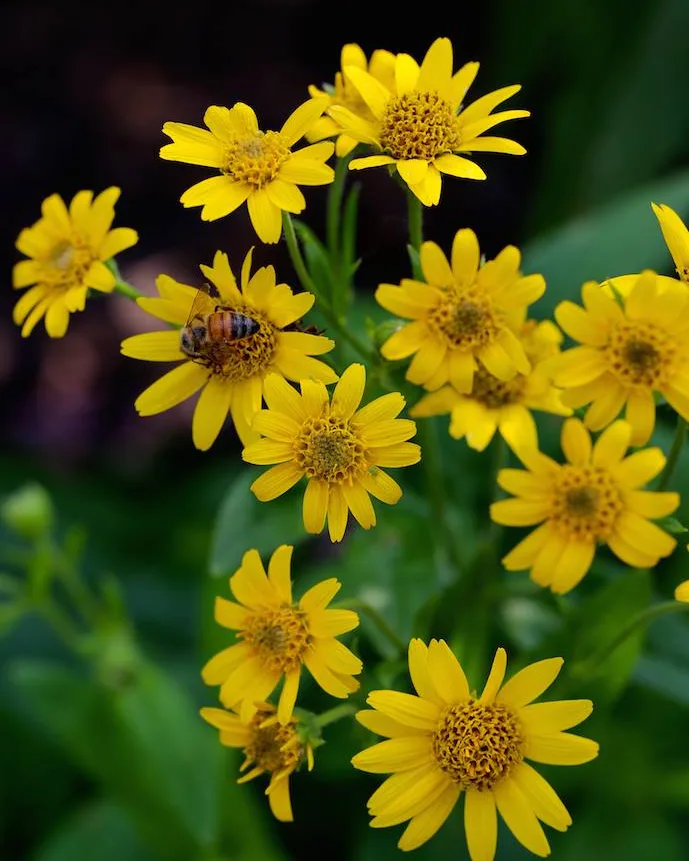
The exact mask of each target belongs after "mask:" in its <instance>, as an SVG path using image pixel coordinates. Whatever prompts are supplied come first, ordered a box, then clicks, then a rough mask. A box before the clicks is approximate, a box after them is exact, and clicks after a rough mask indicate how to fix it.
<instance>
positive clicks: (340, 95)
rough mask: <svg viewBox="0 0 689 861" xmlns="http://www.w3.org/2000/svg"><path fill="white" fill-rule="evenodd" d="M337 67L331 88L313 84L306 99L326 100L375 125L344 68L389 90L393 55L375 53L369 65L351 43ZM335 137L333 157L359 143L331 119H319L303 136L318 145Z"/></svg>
mask: <svg viewBox="0 0 689 861" xmlns="http://www.w3.org/2000/svg"><path fill="white" fill-rule="evenodd" d="M340 64H341V67H342V71H340V72H336V73H335V84H334V86H332V85H331V86H328V87H327V88H326V89H324V90H319V89H318V87H314V86H313V84H312V85H311V86H309V95H310V96H312V97H313V98H318V97H323V96H326V97H327V98H328V107H333V106H335V105H341V106H342V107H345V108H347V109H348V110H350V111H352V113H354V114H356V115H357V116H358V117H362V118H363V119H364V120H367V121H371V122H373V121H375V117H374V116H373V113H372V112H371V109H370V108H369V106H368V105H367V104H366V102H365V101H364V100H363V99H362V98H361V95H360V94H359V91H358V90H357V88H356V87H355V86H354V85H353V84H352V82H351V81H350V80H349V78H348V76H347V73H346V72H345V68H347V67H349V66H355V67H356V68H357V69H363V70H364V71H365V72H368V73H369V74H370V75H371V76H372V77H373V78H375V79H376V80H377V81H379V82H380V83H381V84H383V85H384V86H386V87H387V88H388V89H389V90H392V89H393V87H394V86H395V55H394V54H391V53H390V51H384V50H382V49H378V50H377V51H374V52H373V53H372V54H371V61H370V62H367V60H366V54H365V53H364V52H363V50H362V49H361V48H360V47H359V45H355V44H351V43H350V44H347V45H344V47H343V48H342V52H341V63H340ZM335 136H337V140H336V141H335V155H337V156H338V157H342V156H346V155H348V154H349V153H350V152H351V151H352V150H353V149H354V147H355V146H356V145H357V143H358V141H356V140H355V139H354V138H352V137H350V136H349V135H347V134H342V128H341V127H340V125H339V124H338V123H336V122H335V120H334V119H333V118H332V117H330V116H322V117H319V118H318V119H317V120H316V122H315V123H314V124H313V125H312V126H311V128H310V129H309V131H308V132H307V133H306V139H307V140H308V141H319V140H322V139H323V138H331V137H335Z"/></svg>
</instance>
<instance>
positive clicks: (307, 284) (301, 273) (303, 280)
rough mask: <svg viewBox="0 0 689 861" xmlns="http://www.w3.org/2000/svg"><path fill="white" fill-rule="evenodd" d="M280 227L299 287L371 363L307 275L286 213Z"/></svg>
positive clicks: (368, 354) (358, 340)
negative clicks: (311, 296) (316, 300)
mask: <svg viewBox="0 0 689 861" xmlns="http://www.w3.org/2000/svg"><path fill="white" fill-rule="evenodd" d="M282 226H283V233H284V235H285V242H286V243H287V250H288V251H289V256H290V259H291V261H292V265H293V266H294V271H295V272H296V273H297V277H298V278H299V282H300V284H301V286H302V287H303V289H304V290H307V291H308V292H309V293H313V294H314V296H316V298H317V299H318V305H319V308H320V309H321V311H322V312H323V314H324V315H325V317H326V318H327V319H328V321H329V322H330V324H331V325H332V326H333V328H335V329H336V330H337V333H338V335H339V336H340V337H341V338H342V339H343V340H344V341H347V343H348V344H349V345H350V346H351V347H353V348H354V349H355V350H356V352H357V353H359V355H360V356H361V358H362V359H364V361H366V362H371V361H372V360H373V353H372V351H371V349H370V348H369V347H368V346H367V345H366V344H365V343H364V342H363V341H362V340H361V338H359V337H358V336H357V335H355V334H354V332H352V331H351V329H350V328H349V327H348V326H347V325H346V321H344V320H342V319H340V317H338V315H337V314H336V313H335V311H334V310H333V307H332V305H331V304H330V302H328V300H327V299H326V298H325V297H324V296H323V294H322V293H321V291H320V290H319V289H318V287H317V286H316V283H315V281H314V280H313V278H312V277H311V275H310V274H309V270H308V269H307V267H306V263H305V261H304V258H303V256H302V253H301V249H300V248H299V241H298V239H297V234H296V231H295V229H294V224H293V222H292V219H291V217H290V215H289V213H288V212H284V211H283V213H282Z"/></svg>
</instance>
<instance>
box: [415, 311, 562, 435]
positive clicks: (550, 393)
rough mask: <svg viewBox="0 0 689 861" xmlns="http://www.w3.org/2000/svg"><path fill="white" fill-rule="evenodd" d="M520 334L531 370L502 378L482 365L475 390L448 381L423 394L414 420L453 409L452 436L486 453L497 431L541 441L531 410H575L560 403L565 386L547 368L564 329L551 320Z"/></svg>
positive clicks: (530, 325) (525, 327)
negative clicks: (467, 391)
mask: <svg viewBox="0 0 689 861" xmlns="http://www.w3.org/2000/svg"><path fill="white" fill-rule="evenodd" d="M519 338H520V340H521V342H522V344H523V346H524V352H525V353H526V356H527V358H528V359H529V361H530V362H531V371H530V372H529V373H528V374H517V375H516V376H514V377H512V379H511V380H507V381H504V380H499V379H498V378H497V377H495V376H493V374H491V373H490V372H489V371H487V370H486V368H485V367H483V366H482V365H481V366H479V367H478V369H477V370H476V371H475V373H474V381H473V385H472V389H471V394H468V395H460V394H459V393H458V392H457V391H456V390H455V389H454V388H453V387H452V386H449V385H446V386H442V388H440V389H437V390H436V391H434V392H430V393H429V394H427V395H424V397H422V398H421V400H420V401H418V402H417V403H416V404H414V406H413V407H412V408H411V410H409V415H410V416H412V418H421V417H428V416H436V415H442V414H444V413H450V436H451V437H454V439H462V437H466V441H467V443H468V445H469V446H470V447H471V448H473V449H476V450H477V451H483V450H484V449H485V448H486V446H487V445H488V444H489V443H490V441H491V440H492V439H493V436H494V435H495V432H496V430H497V431H499V432H500V433H501V434H502V436H503V437H504V438H505V439H507V440H509V441H510V444H511V445H513V446H514V445H517V446H518V445H525V444H528V442H529V441H530V440H533V439H536V437H537V430H536V422H535V421H534V419H533V416H532V415H531V412H530V410H542V411H543V412H547V413H554V414H555V415H560V416H569V415H571V414H572V411H571V409H569V407H565V406H563V404H562V403H561V401H560V390H559V389H557V388H555V386H553V384H552V382H551V379H550V377H549V375H548V374H547V373H546V372H545V371H544V369H543V364H542V363H543V360H544V359H545V358H546V357H549V356H551V355H556V354H557V353H558V352H559V349H560V348H559V345H560V342H561V341H562V334H561V333H560V330H559V329H558V328H557V326H555V325H554V324H553V323H551V322H550V320H544V321H543V322H541V323H537V322H536V321H535V320H528V321H527V322H526V323H524V325H523V327H522V329H521V332H520V333H519Z"/></svg>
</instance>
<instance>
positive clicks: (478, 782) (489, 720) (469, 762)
mask: <svg viewBox="0 0 689 861" xmlns="http://www.w3.org/2000/svg"><path fill="white" fill-rule="evenodd" d="M523 746H524V739H523V735H522V730H521V726H520V723H519V719H518V718H517V716H516V714H515V713H514V712H513V711H512V710H511V709H510V708H508V707H507V706H506V705H503V704H501V703H492V704H487V705H484V704H482V703H479V702H477V701H476V700H470V701H469V702H467V703H462V704H461V705H454V706H450V707H449V708H448V709H447V711H446V712H445V713H444V714H443V715H442V717H441V719H440V722H439V724H438V728H437V729H436V731H435V732H434V734H433V754H434V756H435V758H436V761H437V762H438V765H439V766H440V768H441V769H442V770H443V771H444V772H445V773H446V774H448V775H449V776H450V777H451V778H452V780H454V781H455V783H458V784H459V785H460V787H461V788H462V789H474V790H479V791H482V790H489V789H492V788H493V787H494V786H495V785H496V784H497V783H498V782H499V781H501V780H502V779H503V778H504V777H507V775H508V774H509V773H510V771H511V769H512V768H513V767H514V766H515V765H518V764H519V763H520V762H521V761H522V759H523V758H524V751H523Z"/></svg>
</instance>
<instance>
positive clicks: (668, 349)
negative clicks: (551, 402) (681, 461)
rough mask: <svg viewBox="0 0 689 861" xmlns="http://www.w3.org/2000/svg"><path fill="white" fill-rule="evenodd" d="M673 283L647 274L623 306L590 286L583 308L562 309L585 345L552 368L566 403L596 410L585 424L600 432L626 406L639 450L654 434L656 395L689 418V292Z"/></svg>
mask: <svg viewBox="0 0 689 861" xmlns="http://www.w3.org/2000/svg"><path fill="white" fill-rule="evenodd" d="M615 280H616V279H612V281H610V282H609V286H610V287H612V288H614V286H615ZM670 280H671V279H668V278H664V279H663V280H662V282H661V281H660V280H659V277H658V276H657V275H656V274H655V272H651V271H650V270H647V271H645V272H642V273H641V274H639V275H638V276H636V278H635V281H634V286H633V287H632V288H631V290H630V292H629V293H628V295H626V296H622V295H620V294H618V300H619V301H616V299H615V298H612V297H611V296H610V295H609V293H608V291H607V290H606V289H604V288H602V287H601V286H600V285H598V284H596V283H595V282H594V281H589V282H587V283H586V284H584V286H583V287H582V289H581V295H582V299H583V303H584V307H583V308H582V307H580V306H579V305H576V304H574V303H573V302H569V301H567V302H561V303H560V304H559V305H558V307H557V308H556V309H555V318H556V320H557V322H558V323H559V324H560V327H561V328H562V329H563V330H564V331H565V332H566V333H567V334H568V335H569V336H570V337H571V338H572V339H574V340H575V341H579V342H580V346H576V347H572V348H570V349H568V350H565V351H564V352H563V353H562V354H561V355H560V356H557V357H556V358H554V359H553V360H552V362H549V365H550V370H551V371H552V374H553V381H554V383H555V384H556V385H557V386H560V387H562V388H563V389H565V391H564V393H563V395H562V401H563V403H565V404H567V406H570V407H573V408H574V409H576V408H577V407H581V406H584V405H585V404H590V406H589V407H588V409H587V411H586V414H585V417H584V422H585V424H586V426H587V427H588V428H590V429H591V430H593V431H598V430H601V429H602V428H604V427H606V425H608V424H610V422H611V421H613V420H614V419H615V418H616V417H617V416H618V415H619V413H620V412H621V410H622V408H623V407H624V408H625V418H626V420H627V421H628V422H629V423H630V424H631V426H632V439H631V444H632V445H635V446H639V445H645V444H646V443H647V442H648V440H649V439H650V438H651V434H652V433H653V429H654V426H655V412H656V405H655V399H654V393H655V392H658V393H660V394H661V395H663V396H664V397H665V399H666V400H667V402H668V403H669V404H670V406H672V408H673V409H675V410H676V411H677V412H678V413H679V414H680V415H681V416H682V417H683V418H685V419H689V337H688V336H689V289H687V286H686V285H685V284H683V283H681V282H679V281H675V282H674V285H672V284H671V285H670V286H668V282H669V281H670Z"/></svg>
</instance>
